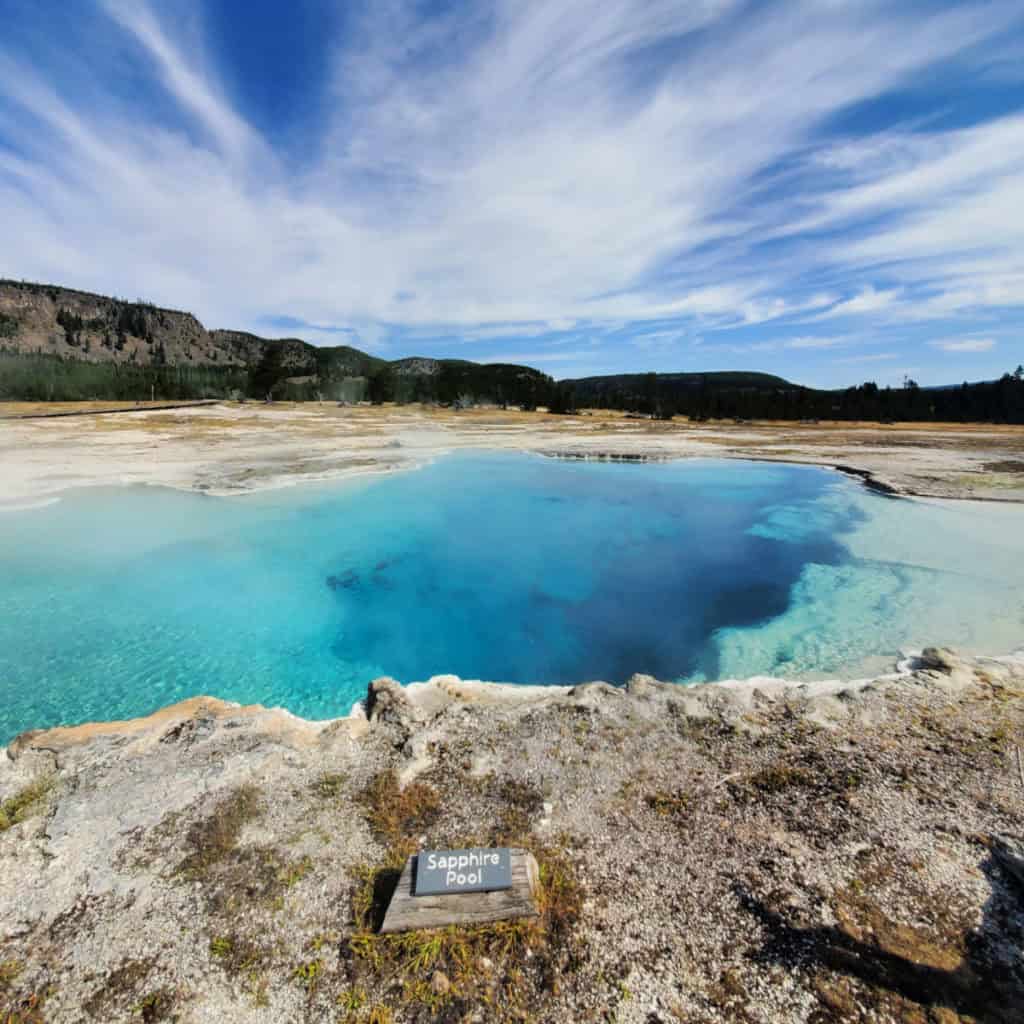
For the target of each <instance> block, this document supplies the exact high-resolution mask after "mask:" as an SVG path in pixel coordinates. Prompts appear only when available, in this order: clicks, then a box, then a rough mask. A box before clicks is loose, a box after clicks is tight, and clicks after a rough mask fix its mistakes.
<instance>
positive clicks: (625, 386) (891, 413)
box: [560, 366, 1024, 423]
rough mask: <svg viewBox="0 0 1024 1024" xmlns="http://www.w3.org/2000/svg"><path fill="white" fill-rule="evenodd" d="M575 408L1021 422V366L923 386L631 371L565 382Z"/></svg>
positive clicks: (698, 416)
mask: <svg viewBox="0 0 1024 1024" xmlns="http://www.w3.org/2000/svg"><path fill="white" fill-rule="evenodd" d="M567 383H568V384H571V386H572V396H571V397H572V401H573V403H574V404H575V405H578V406H579V407H590V408H606V409H623V410H626V411H630V412H636V413H641V414H645V415H650V416H654V417H656V418H668V417H671V416H676V415H681V416H688V417H690V418H691V419H695V420H702V419H777V420H811V419H817V420H824V419H829V420H874V421H879V422H882V423H885V422H894V421H897V420H901V421H923V422H927V421H935V422H953V423H968V422H982V423H1024V367H1022V366H1018V367H1017V368H1016V370H1015V371H1014V372H1012V373H1005V374H1003V376H1002V377H1001V378H1000V379H999V380H995V381H983V382H979V383H974V384H968V383H966V382H965V383H963V384H961V385H959V386H953V387H943V388H923V387H920V386H919V385H918V384H917V383H916V382H915V381H913V380H911V379H909V378H908V379H906V380H905V381H904V382H903V386H902V387H899V388H890V387H884V388H883V387H879V386H878V385H877V384H875V383H874V382H872V381H868V382H866V383H864V384H861V385H859V386H857V387H850V388H844V389H841V390H835V391H827V390H819V389H815V388H804V387H800V386H798V385H795V384H790V383H788V382H786V381H782V380H780V379H779V378H773V377H769V376H768V375H765V374H713V373H708V374H698V373H694V374H655V373H649V374H629V375H624V376H618V377H590V378H585V379H583V380H578V381H572V382H563V384H562V385H560V386H561V387H565V386H566V384H567Z"/></svg>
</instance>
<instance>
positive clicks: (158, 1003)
mask: <svg viewBox="0 0 1024 1024" xmlns="http://www.w3.org/2000/svg"><path fill="white" fill-rule="evenodd" d="M1022 745H1024V656H1021V655H1017V656H1012V657H1006V658H962V657H959V656H957V655H956V654H954V653H953V652H950V651H947V650H942V649H929V650H927V651H925V652H924V653H923V654H922V655H921V656H920V657H918V658H917V659H915V660H914V661H912V662H911V663H910V664H908V665H907V666H906V671H905V672H903V673H898V674H894V675H890V676H886V677H880V678H878V679H875V680H864V681H861V682H859V683H838V682H834V683H810V684H796V685H794V684H789V685H787V684H784V683H782V682H779V681H771V680H755V681H751V682H747V683H732V684H713V685H703V686H698V687H680V686H677V685H675V684H665V683H658V682H656V681H655V680H652V679H650V678H647V677H641V676H637V677H634V678H633V679H632V680H631V681H630V683H629V684H628V686H626V687H625V688H619V687H611V686H608V685H606V684H602V683H591V684H587V685H583V686H577V687H572V688H564V687H552V688H547V687H519V686H506V687H503V686H496V685H493V684H485V683H475V682H466V681H462V680H458V679H456V678H455V677H438V678H435V679H433V680H431V681H430V682H428V683H424V684H413V685H411V686H408V687H401V686H399V685H398V684H396V683H394V682H393V681H391V680H386V679H383V680H377V681H375V682H374V683H373V684H372V685H371V687H370V690H369V693H368V698H367V701H366V703H365V705H362V706H359V707H357V709H355V710H354V712H353V714H352V715H350V716H349V717H347V718H344V719H338V720H333V721H327V722H308V721H304V720H302V719H300V718H297V717H295V716H294V715H291V714H290V713H288V712H286V711H282V710H280V709H265V708H260V707H249V708H245V707H239V706H236V705H230V704H226V703H224V702H221V701H217V700H214V699H211V698H202V697H200V698H195V699H194V700H191V701H187V702H184V703H183V704H179V705H175V706H173V707H170V708H166V709H164V710H163V711H160V712H157V713H156V714H154V715H151V716H149V717H147V718H143V719H138V720H134V721H130V722H124V723H106V724H103V723H100V724H94V725H89V726H81V727H76V728H62V729H51V730H48V731H44V732H32V733H26V734H23V735H22V736H20V737H18V738H17V739H16V740H15V741H13V742H12V743H11V744H10V745H9V746H8V747H7V749H6V751H5V752H0V1019H2V1020H5V1021H6V1020H7V1019H8V1016H10V1017H11V1019H13V1020H21V1021H25V1020H47V1021H90V1020H96V1021H120V1020H125V1021H129V1020H131V1021H138V1020H143V1021H162V1020H177V1021H197V1022H198V1021H241V1020H245V1021H267V1022H270V1021H275V1022H277V1021H338V1020H341V1021H350V1022H360V1021H366V1022H378V1024H379V1022H387V1021H393V1022H397V1021H434V1020H442V1021H491V1020H502V1019H504V1020H518V1021H526V1020H529V1021H567V1020H573V1021H576V1020H579V1021H587V1020H594V1021H619V1022H623V1024H625V1022H638V1024H640V1022H642V1024H652V1022H656V1021H665V1022H669V1021H748V1022H749V1021H757V1022H762V1021H763V1022H765V1024H768V1022H776V1021H796V1022H807V1024H811V1022H813V1024H823V1022H826V1021H848V1020H863V1021H868V1020H871V1021H906V1022H911V1021H913V1022H941V1024H951V1022H954V1021H972V1020H973V1021H1016V1020H1019V1019H1021V1016H1022V1014H1024V951H1022V940H1024V899H1022V896H1024V893H1022V890H1021V886H1020V879H1018V878H1016V877H1015V874H1014V872H1015V870H1017V869H1018V868H1020V867H1021V864H1024V862H1019V863H1018V861H1016V860H1015V857H1016V856H1017V853H1019V852H1020V850H1019V848H1018V847H1016V846H1015V845H1014V843H1015V840H1014V838H1013V837H1014V836H1020V835H1021V834H1022V833H1024V777H1022V774H1024V773H1021V770H1020V761H1019V758H1020V748H1021V746H1022ZM475 844H489V845H490V844H494V845H517V846H523V847H525V848H527V849H531V850H532V851H534V853H535V855H536V856H537V858H538V861H539V862H540V864H541V876H542V879H543V885H544V890H543V896H542V905H543V913H542V916H541V918H540V919H538V920H537V921H536V922H531V923H524V924H521V925H507V924H506V925H504V926H502V927H500V928H499V927H498V926H492V927H491V928H486V927H484V928H478V929H475V930H471V931H470V932H468V933H466V934H458V935H454V934H452V935H448V934H444V933H442V934H441V935H439V936H435V937H434V938H433V939H431V940H429V941H427V939H425V938H424V937H422V936H420V937H418V938H417V937H415V935H414V936H413V937H408V936H407V937H405V938H404V939H401V938H400V937H391V936H379V935H377V934H376V933H375V931H374V924H375V921H376V920H377V917H376V916H375V915H377V914H378V912H379V909H380V903H381V900H382V899H384V898H386V892H387V887H388V885H389V884H393V879H394V871H395V866H396V863H398V862H400V861H404V857H405V856H406V855H407V854H408V852H410V851H412V850H414V849H415V848H416V847H417V846H421V845H429V846H432V847H443V846H459V845H475ZM1015 851H1016V852H1015ZM1022 870H1024V869H1022ZM19 1015H20V1016H19Z"/></svg>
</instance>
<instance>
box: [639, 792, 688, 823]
mask: <svg viewBox="0 0 1024 1024" xmlns="http://www.w3.org/2000/svg"><path fill="white" fill-rule="evenodd" d="M644 802H645V803H646V804H647V806H648V807H650V809H651V810H652V811H654V813H655V814H658V815H660V816H661V817H663V818H683V817H686V815H687V814H688V813H689V811H690V794H689V793H682V792H679V791H677V792H675V793H666V792H664V791H662V790H659V791H658V792H656V793H650V794H649V795H648V796H646V797H645V798H644Z"/></svg>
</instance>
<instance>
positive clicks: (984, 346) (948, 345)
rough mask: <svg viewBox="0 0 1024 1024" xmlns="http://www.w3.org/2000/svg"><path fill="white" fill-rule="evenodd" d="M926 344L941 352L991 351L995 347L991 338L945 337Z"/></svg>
mask: <svg viewBox="0 0 1024 1024" xmlns="http://www.w3.org/2000/svg"><path fill="white" fill-rule="evenodd" d="M928 344H929V345H930V346H931V347H932V348H937V349H941V350H942V351H943V352H991V351H992V349H994V348H995V347H996V343H995V341H994V340H993V339H992V338H945V339H942V340H940V341H929V342H928Z"/></svg>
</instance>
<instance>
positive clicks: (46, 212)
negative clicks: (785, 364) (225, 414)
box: [0, 0, 1024, 361]
mask: <svg viewBox="0 0 1024 1024" xmlns="http://www.w3.org/2000/svg"><path fill="white" fill-rule="evenodd" d="M102 2H103V5H104V9H105V10H106V11H108V12H109V15H110V30H111V31H112V32H116V33H117V35H118V38H119V39H121V40H122V41H123V40H125V39H127V40H130V41H132V45H134V46H135V47H136V48H137V49H138V52H139V54H140V55H141V56H143V57H145V58H146V59H148V61H149V63H150V66H151V68H152V71H153V74H154V77H155V80H156V81H158V82H159V83H160V85H161V87H162V88H163V89H164V90H165V92H166V95H167V96H168V97H169V98H170V99H171V100H173V102H174V103H175V104H176V106H177V109H178V111H179V112H180V115H181V116H180V118H179V121H178V122H175V121H174V120H173V118H168V117H162V118H160V119H158V118H157V117H156V116H155V115H154V114H152V112H151V111H150V110H149V109H147V108H145V107H143V106H142V105H141V101H140V105H139V107H138V109H136V110H134V111H132V116H130V117H129V116H125V115H124V114H123V113H122V112H121V111H120V109H119V108H117V107H114V106H111V107H110V108H109V109H97V108H94V107H90V106H89V105H88V104H87V103H86V102H85V100H84V99H83V98H82V97H79V96H77V95H75V94H73V93H70V92H68V91H66V90H65V91H63V92H62V91H60V90H59V89H57V88H55V87H49V86H46V85H45V84H44V83H43V79H42V77H41V76H40V75H39V74H38V73H35V72H33V71H31V70H30V69H29V67H28V65H27V64H26V63H25V62H24V60H20V61H19V62H17V63H16V62H15V61H14V60H13V58H11V57H10V56H8V58H7V59H4V58H3V56H2V51H3V43H2V42H0V136H3V135H9V136H10V137H11V138H15V137H16V138H18V139H21V140H23V141H22V145H23V147H24V148H23V150H21V151H18V152H17V153H16V155H9V154H5V153H4V152H3V151H0V221H2V222H3V223H4V225H5V235H6V236H7V237H8V238H12V239H14V241H15V242H16V243H17V244H15V245H14V246H12V247H10V248H9V250H8V252H7V254H6V255H5V256H4V257H2V260H3V267H2V268H0V269H3V270H4V271H6V272H8V273H12V274H14V275H15V276H18V277H21V276H25V277H33V278H39V279H45V280H57V281H67V282H69V283H75V284H78V285H80V286H83V287H92V288H96V289H98V290H104V291H108V292H111V291H112V292H118V293H122V294H125V293H127V294H130V295H143V296H146V297H150V298H153V299H154V300H157V301H160V302H164V303H168V304H173V305H177V306H184V307H186V308H191V309H193V310H194V311H195V312H196V313H197V314H198V315H200V316H201V317H202V318H203V319H204V320H205V321H206V322H208V323H209V324H210V326H226V325H230V326H253V327H255V326H258V325H259V323H260V321H261V320H262V319H263V318H264V317H265V316H266V315H268V314H283V315H288V316H292V317H295V318H297V319H300V320H303V321H305V322H307V323H309V324H310V325H337V326H340V327H349V328H351V329H352V330H353V331H354V332H355V333H356V335H357V336H358V337H359V338H360V339H362V340H364V341H365V342H366V343H367V344H374V345H377V346H381V345H385V344H386V343H387V337H388V335H389V333H390V332H391V331H392V330H394V329H396V328H397V329H401V330H403V331H406V332H410V331H413V332H421V333H422V336H427V335H428V334H429V333H430V332H434V333H435V334H445V335H454V336H458V337H461V338H464V339H466V340H478V341H486V340H489V339H496V338H533V337H540V336H542V335H543V334H545V333H546V332H548V331H555V332H565V331H570V330H573V331H574V330H577V329H580V330H584V331H587V332H591V333H594V332H601V331H606V330H609V329H611V328H612V327H619V326H622V325H636V324H638V323H650V322H653V321H659V322H661V321H671V320H674V321H678V322H680V323H679V328H678V329H677V330H676V329H673V330H674V331H675V334H676V336H679V337H682V336H685V333H686V331H687V330H690V329H701V330H703V331H705V332H706V331H711V330H723V329H729V328H732V327H735V326H751V325H756V324H762V323H768V322H772V321H786V320H789V321H798V320H800V319H801V318H803V319H807V320H812V319H813V320H821V321H823V322H827V321H831V320H835V319H838V318H840V317H849V318H855V319H857V320H858V322H875V321H877V320H878V319H881V318H904V319H906V318H914V317H927V316H939V315H942V316H949V315H959V314H961V313H963V312H964V311H965V310H975V309H979V308H980V309H989V308H994V307H1000V306H1003V305H1013V304H1024V261H1022V259H1021V256H1020V253H1021V252H1024V220H1022V218H1021V215H1020V214H1019V213H1015V212H1014V211H1019V210H1022V209H1024V194H1022V192H1021V188H1022V182H1024V175H1022V173H1021V166H1020V156H1021V153H1022V152H1024V119H1020V118H1017V119H1015V118H1013V117H1005V118H1002V119H1001V120H996V121H993V122H990V123H989V124H986V125H982V126H979V127H978V128H975V129H969V130H965V131H961V132H946V133H939V132H933V133H930V134H929V133H927V132H923V131H921V130H920V127H919V126H914V129H915V130H913V131H911V130H910V129H909V128H908V130H906V131H890V132H887V133H886V134H885V135H884V136H882V137H879V138H875V139H870V138H869V139H867V140H857V139H845V140H841V141H839V142H838V143H835V144H832V143H830V144H829V145H823V144H819V145H816V144H815V143H814V132H815V130H816V127H817V126H818V125H819V123H820V122H821V120H822V119H823V118H826V117H828V116H829V115H830V114H832V113H834V112H835V111H838V110H842V109H845V108H848V107H849V106H851V105H852V104H856V103H858V102H860V101H863V100H866V99H870V98H873V97H876V96H878V95H879V94H880V93H882V92H884V91H885V90H887V89H890V88H893V87H895V86H897V85H899V84H900V83H902V82H904V81H905V80H906V78H907V76H909V75H912V74H914V73H915V72H918V71H920V70H921V69H923V68H926V67H928V66H930V65H932V64H933V63H934V62H936V61H939V60H943V59H946V58H948V57H950V56H953V55H956V54H959V53H962V52H963V51H966V50H967V49H968V48H971V47H977V46H978V45H979V44H981V43H984V42H985V40H986V39H993V38H996V39H997V38H999V35H1000V33H1001V31H1002V29H1003V27H1004V26H1005V25H1006V24H1007V23H1008V19H1010V18H1011V17H1012V16H1013V15H1014V13H1015V11H1016V6H1015V4H1013V3H1012V2H996V3H993V4H990V5H989V6H988V7H987V8H986V16H985V17H984V18H982V17H980V16H978V13H977V11H974V10H968V9H967V8H964V9H952V10H948V11H939V12H933V13H931V14H924V13H922V12H921V11H919V10H917V9H916V8H915V9H914V10H913V11H911V10H908V9H904V7H903V5H891V4H884V3H881V2H876V0H865V2H861V3H856V4H822V3H820V2H816V0H804V2H796V0H794V2H792V3H787V4H785V5H780V6H778V7H774V8H765V9H761V8H760V7H756V8H745V9H744V10H743V13H742V16H739V15H738V14H737V5H736V3H735V2H734V0H703V2H694V3H692V4H686V5H680V4H679V3H678V2H676V0H646V2H639V0H606V2H605V3H602V4H600V5H596V6H595V5H594V4H591V3H586V2H583V0H493V2H491V3H486V4H480V5H474V6H473V8H472V9H471V11H469V12H468V13H467V11H466V10H462V11H460V12H458V14H457V15H452V16H438V17H436V18H433V19H432V20H429V21H424V20H422V19H421V17H420V16H419V14H418V13H417V11H418V8H416V7H415V6H414V5H411V4H405V3H401V2H398V0H381V2H379V3H374V4H367V5H365V7H361V8H355V7H354V8H353V20H354V23H355V25H356V27H355V28H354V29H353V31H352V34H351V36H350V37H349V38H348V40H347V42H345V43H342V44H340V45H339V49H338V50H337V52H336V54H335V61H334V69H333V72H332V78H331V90H330V92H329V94H328V102H327V104H326V109H325V110H324V111H323V114H322V118H321V121H322V136H321V138H319V139H318V140H317V143H318V145H317V147H316V157H315V159H312V160H311V161H310V162H309V163H304V164H303V165H302V166H303V168H304V169H303V170H302V171H301V172H296V171H294V170H292V171H290V172H289V173H285V171H284V169H283V168H285V167H289V166H294V164H289V163H288V162H287V161H285V160H281V159H278V158H277V156H275V153H274V149H273V146H271V145H270V143H268V142H267V140H265V139H262V138H261V137H260V134H259V132H258V131H257V130H256V129H255V128H254V126H253V125H252V124H250V123H248V122H247V121H246V120H245V118H244V117H243V116H242V114H241V113H240V112H239V111H238V110H236V109H235V108H234V107H233V106H232V104H231V103H230V102H229V100H228V99H227V97H226V93H225V90H224V89H223V88H222V87H221V86H220V85H219V84H218V81H217V74H216V68H215V67H214V66H213V65H212V64H211V63H210V60H209V58H208V57H204V56H203V55H202V48H201V47H199V48H197V47H194V46H191V45H186V43H185V41H184V40H183V38H181V37H180V32H179V26H178V24H177V18H176V17H171V16H167V15H166V14H165V15H164V16H161V15H160V14H158V13H157V12H156V11H155V10H154V9H153V8H152V7H150V6H148V5H147V4H145V3H143V2H142V0H138V2H132V3H130V4H129V3H127V2H124V0H102ZM176 9H177V8H176V7H170V8H168V10H169V11H171V13H172V14H174V13H175V12H176ZM658 44H660V45H658ZM66 53H67V51H66V48H63V47H61V48H60V55H61V57H62V59H64V57H65V55H66ZM67 59H69V60H70V59H73V58H71V57H68V58H67ZM90 59H91V58H90ZM655 60H657V62H658V63H657V65H654V64H652V61H655ZM102 70H103V71H104V73H111V69H110V68H104V69H102ZM26 116H30V117H32V118H33V119H34V122H33V131H31V132H25V131H15V130H14V128H15V127H16V126H17V125H18V124H19V121H18V119H19V118H25V117H26ZM183 123H188V124H189V125H198V126H199V127H200V128H201V129H202V132H201V135H200V136H199V137H197V136H196V135H195V133H187V132H186V131H184V130H183V128H182V124H183ZM5 128H8V129H9V131H7V132H5ZM782 161H785V162H787V164H789V163H795V164H796V166H797V173H798V175H799V177H798V180H797V184H798V186H799V187H798V188H796V189H795V190H791V189H789V188H786V187H780V188H779V189H778V190H776V191H775V192H769V193H768V194H766V195H761V194H759V193H756V192H754V191H753V186H752V185H751V181H752V180H753V179H754V178H755V176H758V175H764V174H765V173H766V172H772V173H776V172H775V171H773V168H776V166H777V165H778V164H779V162H782ZM779 173H781V172H779ZM835 231H839V232H840V234H838V235H835V234H832V232H835ZM821 232H824V233H825V234H821ZM850 233H852V234H854V235H855V236H856V238H855V240H854V241H851V240H850ZM768 238H775V239H778V240H780V241H781V242H782V243H784V244H786V245H790V246H791V247H792V249H791V255H787V256H786V257H784V258H780V257H779V256H778V255H768V256H765V255H764V254H762V253H761V251H760V250H759V248H758V243H759V242H762V241H764V240H765V239H768ZM821 267H827V268H828V269H829V286H828V287H827V288H821V287H815V288H813V289H810V288H806V287H805V286H804V284H803V280H804V279H805V277H806V276H807V275H808V274H811V273H813V272H816V271H817V270H818V269H820V268H821ZM310 330H311V331H312V332H313V333H314V336H316V335H317V334H323V335H324V337H325V340H327V338H329V337H333V336H335V334H334V327H333V326H332V327H331V330H329V331H324V330H322V329H320V328H318V327H316V326H311V328H310ZM666 330H668V328H666ZM651 343H652V344H653V342H651ZM531 344H532V343H531ZM839 344H840V342H839V341H838V340H836V339H829V338H821V339H817V338H806V339H799V338H794V339H791V340H790V341H789V342H782V343H781V345H782V347H783V348H789V349H792V350H795V351H797V350H800V349H808V350H810V349H816V348H820V349H827V348H832V347H837V346H838V345H839ZM538 347H540V346H538ZM707 347H708V349H710V348H711V347H712V346H711V345H710V344H709V345H708V346H707ZM531 354H532V355H534V358H535V360H536V361H540V358H539V355H536V354H533V353H531ZM561 358H562V359H568V358H569V355H567V354H565V353H563V354H562V356H561Z"/></svg>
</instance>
